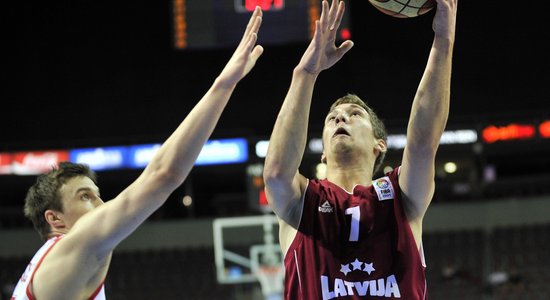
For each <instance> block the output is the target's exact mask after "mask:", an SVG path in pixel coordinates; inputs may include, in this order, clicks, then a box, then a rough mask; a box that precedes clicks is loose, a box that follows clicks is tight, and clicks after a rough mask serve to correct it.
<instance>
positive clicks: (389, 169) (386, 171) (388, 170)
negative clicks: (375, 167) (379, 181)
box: [384, 166, 393, 174]
mask: <svg viewBox="0 0 550 300" xmlns="http://www.w3.org/2000/svg"><path fill="white" fill-rule="evenodd" d="M392 170H393V168H392V167H391V166H385V167H384V174H386V173H388V172H391V171H392Z"/></svg>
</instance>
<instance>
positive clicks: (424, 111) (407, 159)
mask: <svg viewBox="0 0 550 300" xmlns="http://www.w3.org/2000/svg"><path fill="white" fill-rule="evenodd" d="M456 12H457V0H437V11H436V14H435V17H434V21H433V29H434V32H435V37H434V41H433V45H432V49H431V51H430V55H429V58H428V63H427V66H426V69H425V71H424V74H423V76H422V79H421V81H420V85H419V87H418V90H417V92H416V96H415V98H414V101H413V104H412V109H411V115H410V118H409V124H408V128H407V145H406V147H405V150H404V153H403V162H402V167H401V173H400V176H399V183H400V186H401V189H402V191H403V194H404V195H405V196H406V197H405V198H406V199H407V201H406V205H405V208H406V210H407V216H408V218H409V221H410V222H411V223H415V222H416V223H418V224H417V225H418V226H419V228H420V227H421V224H420V223H421V221H422V218H423V216H424V214H425V212H426V209H427V208H428V205H429V203H430V201H431V199H432V196H433V192H434V188H435V187H434V176H435V167H434V163H435V155H436V151H437V148H438V147H439V141H440V140H441V135H442V134H443V131H444V129H445V125H446V123H447V118H448V115H449V103H450V93H451V66H452V54H453V46H454V40H455V23H456ZM413 231H414V228H413ZM417 231H418V230H417ZM418 240H419V239H417V241H418Z"/></svg>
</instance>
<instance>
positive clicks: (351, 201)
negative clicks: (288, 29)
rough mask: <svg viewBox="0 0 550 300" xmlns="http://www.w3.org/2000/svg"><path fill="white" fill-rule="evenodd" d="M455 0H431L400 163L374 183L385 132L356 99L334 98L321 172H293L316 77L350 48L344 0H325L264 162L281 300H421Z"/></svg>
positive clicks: (303, 139) (299, 156)
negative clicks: (280, 260) (430, 33)
mask: <svg viewBox="0 0 550 300" xmlns="http://www.w3.org/2000/svg"><path fill="white" fill-rule="evenodd" d="M456 9H457V0H437V11H436V13H435V17H434V20H433V30H434V32H435V37H434V40H433V44H432V49H431V52H430V55H429V59H428V63H427V66H426V70H425V72H424V75H423V77H422V79H421V81H420V85H419V87H418V91H417V93H416V96H415V97H414V101H413V103H412V110H411V114H410V120H409V124H408V128H407V145H406V147H405V150H404V154H403V158H402V162H401V166H400V167H398V168H396V169H394V170H393V171H391V172H388V173H386V174H385V176H384V177H382V178H379V179H376V180H374V181H373V179H372V176H373V174H374V173H375V171H376V168H378V167H379V165H380V163H381V159H382V158H383V156H384V153H385V152H386V132H385V129H384V126H383V124H382V123H381V122H380V120H379V119H378V117H377V116H376V114H375V113H374V112H373V110H372V109H371V108H370V107H368V106H367V105H365V103H364V102H363V101H362V100H361V99H359V97H357V96H355V95H347V96H344V97H342V98H340V99H338V100H337V101H336V102H335V103H334V104H333V105H332V107H331V108H330V110H329V113H328V115H327V116H326V119H325V124H324V128H323V146H324V150H323V154H322V161H324V162H326V164H327V178H326V179H324V180H312V179H307V178H305V177H304V176H303V175H301V174H300V173H299V171H298V167H299V166H300V163H301V159H302V156H303V154H304V149H305V145H306V138H307V126H308V115H309V110H310V106H311V99H312V92H313V88H314V84H315V81H316V79H317V76H319V73H321V71H323V70H326V69H328V68H330V67H331V66H333V65H334V64H335V63H336V62H338V61H339V60H340V59H341V58H342V57H343V56H344V54H345V53H346V52H348V51H349V50H350V49H351V48H352V46H353V43H352V41H349V40H348V41H345V42H343V43H342V44H341V45H340V46H339V47H337V46H336V45H335V35H336V32H337V29H338V27H339V25H340V22H341V20H342V15H343V14H344V3H343V2H340V1H339V0H334V1H333V2H332V5H331V6H330V8H329V4H328V2H327V1H326V0H325V1H323V3H322V11H321V17H320V20H318V21H317V22H316V29H315V34H314V37H313V39H312V41H311V43H310V44H309V47H308V48H307V50H306V51H305V53H304V55H303V56H302V58H301V60H300V62H299V64H298V65H297V66H296V68H295V69H294V71H293V76H292V81H291V84H290V88H289V91H288V94H287V95H286V98H285V100H284V103H283V105H282V108H281V111H280V113H279V115H278V117H277V121H276V123H275V126H274V129H273V133H272V136H271V139H270V143H269V149H268V152H267V156H266V159H265V166H264V179H265V184H266V192H267V198H268V200H269V204H270V205H271V207H272V209H273V210H274V212H275V213H276V215H277V216H278V218H279V222H280V232H279V235H280V243H281V247H282V250H283V253H285V259H284V265H285V292H284V294H285V299H289V300H290V299H292V300H297V299H308V300H310V299H425V298H426V282H425V273H424V269H425V264H424V259H423V251H422V219H423V217H424V214H425V212H426V209H427V208H428V205H429V203H430V201H431V198H432V195H433V193H434V160H435V154H436V150H437V148H438V145H439V140H440V138H441V135H442V133H443V130H444V127H445V124H446V121H447V116H448V110H449V99H450V81H451V64H452V52H453V45H454V39H455V20H456Z"/></svg>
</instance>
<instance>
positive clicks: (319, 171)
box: [315, 163, 327, 179]
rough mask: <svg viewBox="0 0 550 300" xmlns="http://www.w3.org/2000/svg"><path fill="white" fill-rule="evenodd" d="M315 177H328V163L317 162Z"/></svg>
mask: <svg viewBox="0 0 550 300" xmlns="http://www.w3.org/2000/svg"><path fill="white" fill-rule="evenodd" d="M315 177H317V179H324V178H326V177H327V165H326V164H323V163H319V164H317V166H316V167H315Z"/></svg>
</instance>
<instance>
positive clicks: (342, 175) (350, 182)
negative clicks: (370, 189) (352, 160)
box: [327, 166, 372, 192]
mask: <svg viewBox="0 0 550 300" xmlns="http://www.w3.org/2000/svg"><path fill="white" fill-rule="evenodd" d="M327 180H328V181H330V182H332V183H334V184H336V185H338V186H339V187H341V188H343V189H345V190H346V191H348V192H352V191H353V187H354V186H356V185H358V184H360V185H365V186H367V185H370V184H371V183H372V171H369V169H368V168H364V167H360V166H359V167H346V168H342V167H333V168H327Z"/></svg>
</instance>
